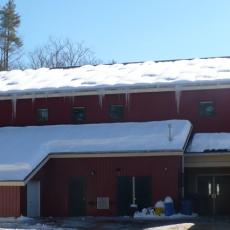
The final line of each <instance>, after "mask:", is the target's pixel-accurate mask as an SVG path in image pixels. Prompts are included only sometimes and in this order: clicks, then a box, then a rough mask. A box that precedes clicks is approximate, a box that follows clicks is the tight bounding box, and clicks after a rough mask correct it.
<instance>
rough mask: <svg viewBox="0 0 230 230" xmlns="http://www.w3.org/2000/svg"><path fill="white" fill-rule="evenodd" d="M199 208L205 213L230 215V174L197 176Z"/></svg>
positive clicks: (201, 212)
mask: <svg viewBox="0 0 230 230" xmlns="http://www.w3.org/2000/svg"><path fill="white" fill-rule="evenodd" d="M197 192H198V209H199V212H200V214H203V215H230V175H205V176H203V175H201V176H198V178H197Z"/></svg>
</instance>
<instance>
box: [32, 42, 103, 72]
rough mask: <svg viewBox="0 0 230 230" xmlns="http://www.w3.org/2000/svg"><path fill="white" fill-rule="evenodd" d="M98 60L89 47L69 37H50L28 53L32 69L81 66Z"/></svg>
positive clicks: (98, 61) (95, 62)
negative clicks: (45, 42)
mask: <svg viewBox="0 0 230 230" xmlns="http://www.w3.org/2000/svg"><path fill="white" fill-rule="evenodd" d="M100 62H101V61H100V60H98V59H96V58H95V56H94V53H93V52H92V50H91V49H90V48H88V47H85V46H84V44H83V43H74V42H72V41H71V40H69V39H65V40H58V39H53V38H50V39H49V41H48V42H47V44H45V45H44V46H42V47H39V48H37V49H35V50H34V51H33V52H31V53H30V54H29V66H30V67H31V68H34V69H37V68H41V67H48V68H57V67H69V66H81V65H85V64H98V63H100Z"/></svg>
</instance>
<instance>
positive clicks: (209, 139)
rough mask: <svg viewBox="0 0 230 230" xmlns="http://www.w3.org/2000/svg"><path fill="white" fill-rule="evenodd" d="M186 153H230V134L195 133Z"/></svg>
mask: <svg viewBox="0 0 230 230" xmlns="http://www.w3.org/2000/svg"><path fill="white" fill-rule="evenodd" d="M186 152H187V153H190V154H191V153H210V152H213V153H214V152H217V153H220V152H230V133H196V134H194V136H193V138H192V140H191V142H190V144H189V145H188V148H187V151H186Z"/></svg>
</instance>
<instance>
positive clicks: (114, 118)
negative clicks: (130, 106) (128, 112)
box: [109, 104, 125, 121]
mask: <svg viewBox="0 0 230 230" xmlns="http://www.w3.org/2000/svg"><path fill="white" fill-rule="evenodd" d="M115 108H120V109H121V110H120V112H117V113H118V114H117V115H118V116H117V117H116V116H113V115H112V113H114V112H115V111H112V110H113V109H115ZM119 113H120V114H119ZM124 115H125V106H124V105H123V104H110V106H109V118H110V120H111V121H123V120H124Z"/></svg>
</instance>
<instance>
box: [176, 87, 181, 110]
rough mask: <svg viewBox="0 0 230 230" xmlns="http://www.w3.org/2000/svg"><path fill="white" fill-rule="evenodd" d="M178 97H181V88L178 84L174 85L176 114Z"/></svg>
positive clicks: (178, 107) (178, 108) (178, 105)
mask: <svg viewBox="0 0 230 230" xmlns="http://www.w3.org/2000/svg"><path fill="white" fill-rule="evenodd" d="M180 99H181V88H180V87H179V86H176V87H175V100H176V109H177V114H179V113H180Z"/></svg>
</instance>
